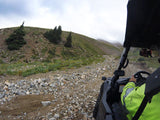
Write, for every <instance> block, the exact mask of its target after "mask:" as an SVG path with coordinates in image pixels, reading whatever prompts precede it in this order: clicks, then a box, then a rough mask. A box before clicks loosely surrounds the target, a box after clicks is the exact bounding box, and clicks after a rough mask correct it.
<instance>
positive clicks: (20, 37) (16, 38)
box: [6, 22, 26, 50]
mask: <svg viewBox="0 0 160 120" xmlns="http://www.w3.org/2000/svg"><path fill="white" fill-rule="evenodd" d="M24 36H25V31H24V22H23V24H22V25H21V26H20V27H19V28H17V29H16V30H15V31H14V32H13V33H12V34H11V35H10V36H9V38H7V39H6V43H7V45H8V49H9V50H19V49H20V48H21V47H22V46H23V45H25V44H26V41H25V40H24Z"/></svg>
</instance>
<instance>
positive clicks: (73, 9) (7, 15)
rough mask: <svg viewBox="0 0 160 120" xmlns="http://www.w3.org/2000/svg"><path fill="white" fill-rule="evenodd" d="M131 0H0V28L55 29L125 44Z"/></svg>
mask: <svg viewBox="0 0 160 120" xmlns="http://www.w3.org/2000/svg"><path fill="white" fill-rule="evenodd" d="M127 1H128V0H0V28H7V27H15V26H20V25H21V24H22V22H23V21H25V24H24V25H25V26H33V27H41V28H54V27H55V26H59V25H61V26H62V30H65V31H72V32H76V33H80V34H83V35H86V36H89V37H92V38H95V39H104V40H107V41H110V42H120V43H123V39H124V35H125V27H126V15H127V8H126V5H127Z"/></svg>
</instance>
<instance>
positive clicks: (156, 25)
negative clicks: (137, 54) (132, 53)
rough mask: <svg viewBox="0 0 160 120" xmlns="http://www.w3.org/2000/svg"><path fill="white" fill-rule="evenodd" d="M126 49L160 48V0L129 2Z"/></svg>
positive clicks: (130, 0)
mask: <svg viewBox="0 0 160 120" xmlns="http://www.w3.org/2000/svg"><path fill="white" fill-rule="evenodd" d="M123 46H124V47H140V48H152V47H153V48H155V47H160V0H129V2H128V5H127V25H126V34H125V41H124V45H123Z"/></svg>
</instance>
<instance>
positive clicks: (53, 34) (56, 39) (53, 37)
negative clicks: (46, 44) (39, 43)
mask: <svg viewBox="0 0 160 120" xmlns="http://www.w3.org/2000/svg"><path fill="white" fill-rule="evenodd" d="M61 34H62V30H61V26H59V27H58V29H57V27H55V28H54V29H53V30H49V31H47V32H46V33H44V37H45V38H47V39H48V40H49V41H50V42H52V43H54V44H59V43H60V42H61V41H62V39H61Z"/></svg>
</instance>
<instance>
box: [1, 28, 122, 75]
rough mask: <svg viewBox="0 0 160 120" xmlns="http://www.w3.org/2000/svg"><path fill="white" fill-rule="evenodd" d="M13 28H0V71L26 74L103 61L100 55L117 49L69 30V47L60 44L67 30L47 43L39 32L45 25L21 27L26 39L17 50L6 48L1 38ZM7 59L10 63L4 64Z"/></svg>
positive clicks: (63, 40) (112, 52)
mask: <svg viewBox="0 0 160 120" xmlns="http://www.w3.org/2000/svg"><path fill="white" fill-rule="evenodd" d="M15 29H16V28H6V29H0V63H1V64H0V68H1V69H0V74H1V75H3V74H9V75H22V76H28V75H31V74H36V73H42V72H43V73H44V72H48V71H53V70H57V69H64V68H75V67H80V66H82V65H88V64H91V63H93V62H100V61H103V57H102V55H105V54H107V55H113V54H116V55H117V53H119V51H120V49H119V48H116V47H115V46H112V45H111V44H108V43H105V42H102V41H97V40H95V39H92V38H89V37H86V36H83V35H80V34H77V33H72V45H73V47H72V48H66V47H64V43H65V42H66V38H67V36H68V34H69V32H66V31H63V32H62V42H61V43H60V44H59V45H55V44H52V43H50V42H49V41H48V40H47V39H46V38H44V36H43V34H44V33H45V32H46V31H47V30H49V29H42V28H33V27H25V32H26V35H25V40H26V42H27V44H26V45H24V46H23V47H22V48H21V49H20V50H15V51H9V50H8V49H7V45H6V44H5V39H6V38H8V37H9V35H10V34H11V33H12V32H13V31H14V30H15ZM8 63H10V64H8Z"/></svg>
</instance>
